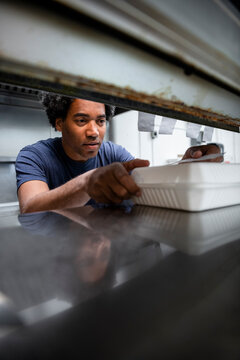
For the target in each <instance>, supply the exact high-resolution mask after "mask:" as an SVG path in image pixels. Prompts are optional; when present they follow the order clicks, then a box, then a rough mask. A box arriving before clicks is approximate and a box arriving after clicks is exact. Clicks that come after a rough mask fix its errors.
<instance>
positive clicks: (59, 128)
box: [55, 118, 63, 132]
mask: <svg viewBox="0 0 240 360" xmlns="http://www.w3.org/2000/svg"><path fill="white" fill-rule="evenodd" d="M62 123H63V119H62V118H57V119H56V122H55V127H56V129H57V131H60V132H62Z"/></svg>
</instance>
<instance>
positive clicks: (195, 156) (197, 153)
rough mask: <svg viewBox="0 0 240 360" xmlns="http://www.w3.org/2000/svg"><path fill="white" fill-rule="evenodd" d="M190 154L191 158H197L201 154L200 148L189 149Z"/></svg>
mask: <svg viewBox="0 0 240 360" xmlns="http://www.w3.org/2000/svg"><path fill="white" fill-rule="evenodd" d="M190 155H191V157H192V158H193V159H199V158H200V157H202V156H203V153H202V151H201V150H195V151H194V150H191V152H190Z"/></svg>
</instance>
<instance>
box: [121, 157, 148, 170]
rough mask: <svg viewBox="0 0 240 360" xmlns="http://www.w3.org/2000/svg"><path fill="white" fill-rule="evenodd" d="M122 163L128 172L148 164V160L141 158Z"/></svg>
mask: <svg viewBox="0 0 240 360" xmlns="http://www.w3.org/2000/svg"><path fill="white" fill-rule="evenodd" d="M122 164H123V166H124V167H125V169H126V170H127V171H128V172H129V171H131V170H133V169H135V168H137V167H145V166H149V161H148V160H142V159H134V160H130V161H126V162H123V163H122Z"/></svg>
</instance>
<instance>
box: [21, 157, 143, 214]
mask: <svg viewBox="0 0 240 360" xmlns="http://www.w3.org/2000/svg"><path fill="white" fill-rule="evenodd" d="M148 165H149V162H148V161H146V160H140V159H135V160H131V161H128V162H125V163H113V164H111V165H108V166H104V167H101V168H98V169H94V170H90V171H88V172H86V173H84V174H82V175H79V176H77V177H76V178H74V179H72V180H70V181H68V182H67V183H66V184H64V185H62V186H59V187H58V188H56V189H53V190H49V187H48V185H47V184H46V183H45V182H43V181H39V180H32V181H28V182H25V183H23V184H22V185H21V186H20V188H19V190H18V199H19V204H20V210H21V212H22V213H28V212H35V211H46V210H56V209H64V208H72V207H77V206H83V205H84V204H86V202H87V201H88V200H89V199H90V198H93V199H94V200H96V201H97V202H103V203H121V202H122V201H123V200H124V199H129V198H130V197H131V196H133V195H135V196H139V195H140V189H139V187H138V186H137V185H136V183H135V182H134V181H133V179H132V178H131V176H130V175H129V172H130V171H131V170H133V169H134V168H136V167H142V166H148Z"/></svg>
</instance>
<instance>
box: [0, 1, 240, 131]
mask: <svg viewBox="0 0 240 360" xmlns="http://www.w3.org/2000/svg"><path fill="white" fill-rule="evenodd" d="M0 6H1V11H0V14H1V15H0V16H1V18H0V20H1V21H0V34H1V35H0V56H1V62H0V81H1V82H4V83H11V84H19V85H24V86H28V87H29V88H33V89H42V90H46V91H53V92H57V93H62V94H66V95H69V96H78V97H83V98H89V99H93V100H97V101H102V102H106V103H111V104H115V105H117V106H119V107H125V108H132V109H138V110H141V111H146V112H152V113H156V114H160V115H164V116H168V117H175V118H178V119H182V120H186V121H192V122H197V123H201V124H207V125H210V126H214V127H219V128H224V129H228V130H232V131H237V132H239V125H240V119H239V113H240V102H239V94H238V90H237V89H236V88H235V87H234V86H232V85H230V84H229V83H228V85H227V87H225V88H224V86H222V85H223V84H224V81H222V80H221V79H218V82H217V83H216V82H215V83H214V81H213V82H212V81H211V79H209V78H205V79H204V77H200V76H198V75H199V74H197V73H194V71H193V72H192V75H187V74H188V70H189V69H188V70H187V71H185V72H184V70H186V69H184V64H185V65H186V66H187V63H185V60H184V59H183V62H182V65H183V66H182V67H181V66H178V64H174V63H172V62H171V61H168V59H167V58H164V57H163V58H162V57H161V56H160V55H159V54H156V53H155V54H154V53H151V52H150V51H149V52H148V51H147V50H146V49H144V48H141V47H138V46H137V45H136V44H135V45H133V44H132V43H131V42H129V41H127V40H126V39H125V40H124V39H121V38H118V37H117V36H116V34H115V33H114V34H113V35H112V36H111V31H106V29H105V31H102V29H100V30H99V28H98V27H97V25H96V24H95V23H94V22H90V23H89V24H88V22H87V21H86V20H85V22H84V21H81V18H80V19H78V15H75V16H74V17H73V18H71V17H70V16H69V14H67V12H66V16H64V15H63V13H62V12H60V13H59V12H58V11H54V6H56V5H52V6H51V8H48V7H47V6H45V7H44V6H42V7H41V6H40V5H36V4H35V5H30V4H27V3H26V2H19V1H13V2H11V3H9V2H6V1H2V2H1V4H0ZM75 13H77V14H78V12H77V11H76V12H75ZM75 13H74V14H75ZM229 61H230V60H229ZM231 61H232V60H231ZM231 61H230V62H231ZM229 64H230V63H229ZM236 66H238V64H237V65H236ZM231 68H232V70H233V67H231ZM237 71H238V70H236V71H235V70H234V71H233V72H234V74H235V75H236V76H237V74H238V72H237ZM186 73H187V74H186ZM206 75H209V73H207V72H206ZM213 78H214V77H213ZM215 78H216V77H215Z"/></svg>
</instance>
